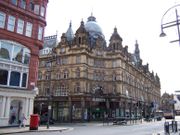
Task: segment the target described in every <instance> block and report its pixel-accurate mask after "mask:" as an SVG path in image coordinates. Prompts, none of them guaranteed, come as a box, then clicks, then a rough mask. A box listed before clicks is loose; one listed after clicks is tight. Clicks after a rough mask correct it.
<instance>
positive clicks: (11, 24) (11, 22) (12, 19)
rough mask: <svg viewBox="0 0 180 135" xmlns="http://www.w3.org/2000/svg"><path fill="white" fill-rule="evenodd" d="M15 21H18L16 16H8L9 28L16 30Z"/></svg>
mask: <svg viewBox="0 0 180 135" xmlns="http://www.w3.org/2000/svg"><path fill="white" fill-rule="evenodd" d="M15 23H16V18H15V17H14V16H12V15H9V16H8V23H7V30H8V31H11V32H14V30H15Z"/></svg>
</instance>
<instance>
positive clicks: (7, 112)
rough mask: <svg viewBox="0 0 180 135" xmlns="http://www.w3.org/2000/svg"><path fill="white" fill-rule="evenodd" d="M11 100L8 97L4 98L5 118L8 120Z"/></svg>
mask: <svg viewBox="0 0 180 135" xmlns="http://www.w3.org/2000/svg"><path fill="white" fill-rule="evenodd" d="M10 99H11V98H10V97H7V98H6V107H5V108H6V110H5V117H6V118H9V112H10V104H11V100H10Z"/></svg>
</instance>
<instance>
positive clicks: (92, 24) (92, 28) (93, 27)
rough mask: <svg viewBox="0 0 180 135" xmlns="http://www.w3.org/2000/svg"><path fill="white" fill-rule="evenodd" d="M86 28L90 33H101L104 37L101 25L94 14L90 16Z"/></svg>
mask: <svg viewBox="0 0 180 135" xmlns="http://www.w3.org/2000/svg"><path fill="white" fill-rule="evenodd" d="M85 29H86V31H87V32H89V33H90V35H99V36H102V37H103V38H104V35H103V33H102V30H101V27H100V26H99V25H98V24H97V22H96V18H95V17H94V16H93V15H92V14H91V16H90V17H88V20H87V23H86V24H85Z"/></svg>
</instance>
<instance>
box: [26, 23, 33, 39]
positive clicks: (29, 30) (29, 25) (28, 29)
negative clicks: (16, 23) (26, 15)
mask: <svg viewBox="0 0 180 135" xmlns="http://www.w3.org/2000/svg"><path fill="white" fill-rule="evenodd" d="M32 26H33V25H32V23H30V22H27V24H26V34H25V35H26V36H27V37H31V35H32Z"/></svg>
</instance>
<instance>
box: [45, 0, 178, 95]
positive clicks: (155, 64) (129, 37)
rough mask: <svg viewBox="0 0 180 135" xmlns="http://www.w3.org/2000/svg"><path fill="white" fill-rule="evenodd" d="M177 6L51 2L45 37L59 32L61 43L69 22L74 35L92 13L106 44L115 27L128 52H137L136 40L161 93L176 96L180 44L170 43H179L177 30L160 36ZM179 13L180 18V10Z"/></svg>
mask: <svg viewBox="0 0 180 135" xmlns="http://www.w3.org/2000/svg"><path fill="white" fill-rule="evenodd" d="M177 4H180V0H49V4H48V8H47V16H46V17H47V27H46V29H45V36H50V35H55V34H56V32H57V33H58V40H60V36H61V34H62V33H64V32H66V31H67V28H68V26H69V22H70V21H71V22H72V28H73V31H74V33H75V31H76V30H77V28H78V27H79V26H80V22H81V20H83V21H84V22H86V21H87V18H88V17H89V16H90V15H91V13H93V15H94V16H95V17H96V21H97V23H98V24H99V26H100V27H101V29H102V31H103V34H104V35H105V38H106V41H107V43H108V42H109V39H110V36H111V34H112V33H113V29H114V27H117V30H118V33H119V35H120V36H121V37H122V38H123V46H125V45H127V46H128V50H129V52H131V53H132V52H133V51H134V44H135V41H136V40H137V41H138V44H139V48H140V56H141V59H142V60H143V64H146V63H149V68H150V71H154V73H157V74H158V75H159V77H160V80H161V93H164V92H165V91H166V92H168V93H174V91H175V90H180V44H179V43H178V42H176V43H169V41H171V40H177V39H178V38H177V29H176V27H171V28H168V29H165V30H164V31H165V33H166V34H167V36H166V37H164V38H160V37H159V34H160V32H161V30H160V25H161V21H162V22H163V23H167V22H170V21H175V19H176V16H175V8H173V9H171V10H169V11H168V12H167V14H165V12H166V11H167V10H168V9H169V8H171V7H172V6H174V5H177ZM177 11H178V12H179V15H180V6H178V7H177ZM164 14H165V15H164ZM163 15H164V16H163Z"/></svg>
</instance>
